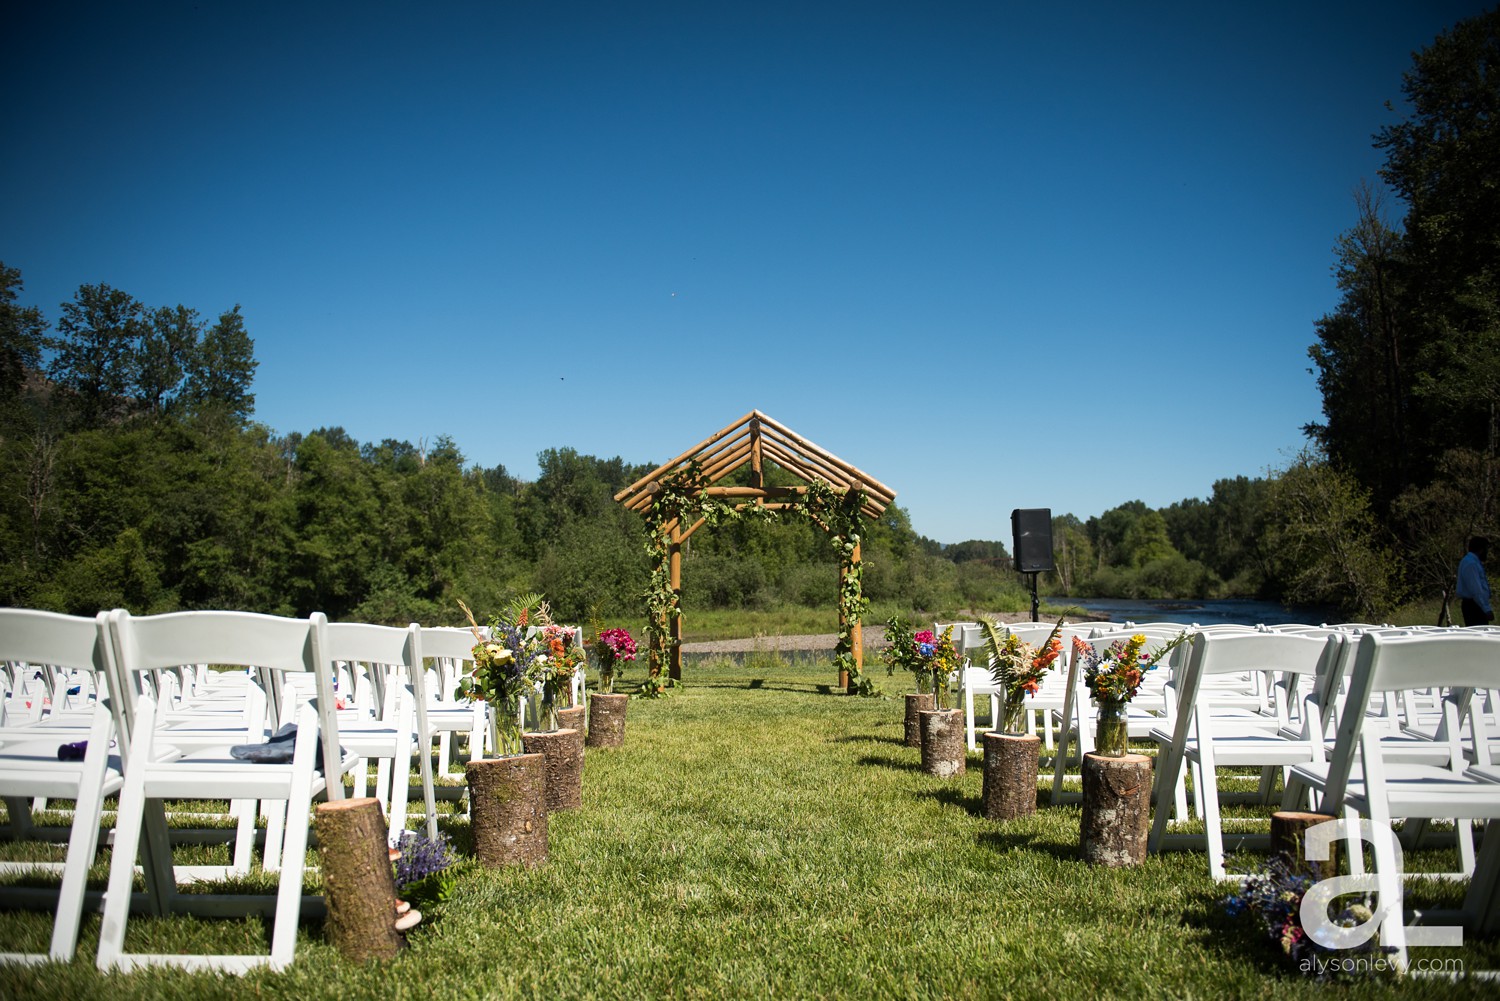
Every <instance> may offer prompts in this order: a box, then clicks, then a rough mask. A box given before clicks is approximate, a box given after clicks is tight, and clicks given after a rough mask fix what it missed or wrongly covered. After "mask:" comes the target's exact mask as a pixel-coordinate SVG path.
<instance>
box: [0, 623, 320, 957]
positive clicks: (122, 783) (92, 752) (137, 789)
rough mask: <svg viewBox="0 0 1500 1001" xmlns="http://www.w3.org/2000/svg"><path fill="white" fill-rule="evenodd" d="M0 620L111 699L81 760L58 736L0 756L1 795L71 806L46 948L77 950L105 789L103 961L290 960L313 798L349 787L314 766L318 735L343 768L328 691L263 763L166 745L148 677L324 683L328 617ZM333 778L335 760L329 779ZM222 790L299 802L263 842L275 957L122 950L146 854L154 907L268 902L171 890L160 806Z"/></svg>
mask: <svg viewBox="0 0 1500 1001" xmlns="http://www.w3.org/2000/svg"><path fill="white" fill-rule="evenodd" d="M0 616H3V618H0V623H3V628H0V648H3V649H14V648H17V647H24V646H29V647H30V649H29V650H26V652H25V653H24V655H23V656H25V657H27V658H29V659H31V660H35V661H38V662H53V663H56V664H59V665H67V666H71V667H73V668H76V669H90V670H92V671H93V672H94V674H95V676H96V677H97V678H98V679H99V683H100V690H101V691H107V692H108V694H109V697H108V698H106V699H104V700H102V701H99V702H98V703H97V704H96V711H95V719H94V724H93V727H92V728H91V730H90V731H89V733H88V737H87V740H88V743H87V746H86V749H85V753H84V759H83V761H82V762H81V763H75V762H61V761H59V760H58V759H57V744H56V736H55V735H53V736H51V737H48V738H46V740H45V746H40V747H35V746H34V747H31V748H28V747H27V746H26V745H24V744H7V745H5V746H4V747H0V757H3V758H7V759H10V760H6V762H5V767H3V768H0V789H3V790H5V791H7V792H11V791H20V792H22V793H24V792H26V791H30V790H36V789H53V790H56V792H54V794H55V795H66V796H68V797H69V798H72V799H74V800H75V802H76V807H75V810H74V816H73V838H72V840H71V842H70V845H69V851H68V858H67V861H66V862H65V863H64V866H63V876H62V879H63V882H62V887H61V888H60V891H59V897H58V903H57V910H56V918H55V919H54V928H53V940H52V946H51V950H50V953H49V955H51V956H53V957H55V958H66V957H67V956H71V954H72V952H73V950H74V949H75V947H76V945H75V943H76V936H77V926H78V918H79V916H80V915H81V912H82V907H83V903H84V900H85V895H84V884H83V880H84V877H85V876H86V874H87V871H88V868H89V866H90V865H91V864H92V862H93V855H94V852H95V849H96V847H97V838H98V835H99V813H100V810H101V809H102V805H103V800H104V797H105V796H106V795H113V794H116V793H118V795H119V800H120V802H119V810H118V819H117V823H116V828H115V850H114V853H113V857H112V861H111V867H110V875H109V888H108V890H107V891H106V893H105V896H104V919H103V923H102V925H101V932H100V947H99V955H98V960H97V961H98V963H99V965H100V967H101V968H104V969H110V968H115V967H130V966H135V965H142V964H148V963H164V964H171V965H181V966H189V967H193V968H202V967H211V968H216V969H228V970H239V971H242V970H245V969H248V968H251V967H253V966H255V965H264V964H266V963H269V964H270V965H272V966H275V967H282V966H285V965H286V964H287V963H289V962H290V961H291V958H292V951H293V948H294V945H295V935H296V925H297V918H298V916H299V913H300V908H301V903H302V897H301V882H302V871H303V865H304V863H303V859H304V856H305V848H306V840H307V828H308V822H309V820H310V810H311V803H312V798H313V796H314V795H316V794H318V793H319V792H321V791H324V790H325V788H326V791H327V792H328V794H329V795H330V796H331V797H333V798H339V797H340V796H341V795H342V783H341V782H339V781H330V780H325V777H324V775H323V773H322V772H320V771H317V770H316V769H315V768H314V758H315V752H316V750H317V747H318V745H319V743H320V742H322V744H323V746H324V750H325V753H328V752H329V749H330V748H331V749H333V750H332V754H331V755H330V760H331V761H333V762H336V763H338V762H339V759H338V758H337V756H336V755H337V751H336V749H337V747H338V744H337V730H336V726H337V724H336V721H334V719H333V718H332V715H331V706H332V700H331V698H329V697H328V696H329V695H330V693H329V692H327V691H320V692H319V699H318V700H317V703H316V704H313V703H309V704H307V705H304V706H302V707H300V708H299V710H298V720H299V723H300V724H301V727H300V731H299V733H298V737H297V740H296V742H295V750H294V754H293V758H292V762H291V763H290V764H286V765H270V764H257V763H252V762H248V761H242V760H239V759H236V758H234V757H233V756H231V755H230V754H229V753H228V748H227V745H221V746H218V747H215V748H212V749H205V748H197V749H194V750H190V751H187V752H184V751H183V750H181V749H180V748H178V747H176V746H173V745H172V744H170V743H168V738H167V734H169V733H171V732H173V731H168V730H167V729H165V728H163V727H159V726H158V725H157V724H158V714H159V711H162V710H165V708H166V707H165V706H164V705H163V704H161V703H159V702H158V701H157V698H156V695H155V693H156V691H158V686H157V685H156V684H153V683H152V682H151V681H150V678H151V676H152V675H153V674H154V673H155V672H158V671H160V670H163V669H170V668H174V667H180V666H182V665H185V664H198V663H223V664H236V663H238V664H246V665H254V666H255V667H257V668H258V669H260V670H262V671H280V672H303V671H305V672H309V673H311V674H313V675H314V676H316V677H326V676H327V668H329V667H330V666H331V665H330V663H329V662H328V661H327V659H326V657H325V656H324V653H323V648H324V639H325V633H324V628H325V623H324V622H323V619H322V616H320V615H314V616H312V617H310V618H309V619H282V618H277V617H274V616H263V615H253V614H251V613H241V612H186V613H174V614H171V615H161V616H146V617H141V618H134V617H131V616H130V615H129V614H128V613H126V612H123V611H116V612H112V613H101V614H100V616H98V617H97V618H96V619H93V620H89V619H76V618H73V617H69V616H57V615H52V614H50V613H45V612H30V611H25V610H17V609H5V610H0ZM3 655H5V654H3V653H0V656H3ZM177 732H178V733H183V732H186V731H177ZM174 739H175V738H174ZM112 744H114V745H115V746H113V747H112ZM112 751H114V752H115V753H111V752H112ZM28 753H29V755H30V757H29V759H28V758H27V755H28ZM338 775H339V767H338V765H337V764H336V765H335V767H333V768H332V770H331V773H330V776H329V778H330V779H336V778H337V776H338ZM28 783H29V784H28ZM49 783H50V784H49ZM226 796H227V797H232V798H242V799H247V800H253V799H266V800H273V801H288V802H289V803H290V805H291V814H292V817H293V821H292V823H290V824H289V825H287V827H286V835H285V845H284V846H283V845H281V843H280V841H279V836H278V835H275V834H273V833H271V832H268V834H267V841H268V849H269V848H270V847H271V846H272V844H273V843H274V844H275V847H276V848H278V849H280V852H279V853H280V854H282V855H283V856H284V858H285V865H284V866H282V869H281V874H280V881H279V887H278V891H277V895H276V898H275V903H274V908H273V914H274V919H275V923H274V927H273V932H272V950H271V954H270V955H269V956H259V957H255V956H220V957H213V956H175V955H174V956H132V955H129V954H127V953H125V952H124V935H125V927H126V923H127V921H128V919H129V914H130V912H131V909H132V902H133V897H134V895H133V894H132V893H131V882H132V879H133V877H134V875H135V872H136V865H135V863H136V861H137V857H138V853H139V858H140V859H141V861H142V871H143V873H144V876H145V881H146V893H145V904H146V905H147V908H148V910H150V911H151V912H153V913H166V912H169V911H172V910H179V909H191V910H194V911H198V912H206V913H218V914H225V913H247V912H250V911H261V912H263V911H265V910H266V904H265V903H264V902H262V901H261V900H258V899H256V898H253V897H251V898H247V897H245V896H243V895H232V896H221V895H209V894H188V895H179V894H178V893H177V892H176V886H177V877H178V875H179V874H178V873H177V872H175V871H174V867H173V865H172V856H171V843H170V840H169V837H168V831H167V826H166V815H165V811H164V810H163V808H162V803H163V801H164V800H166V799H180V798H189V799H193V798H210V799H212V798H223V797H226ZM226 868H227V867H226Z"/></svg>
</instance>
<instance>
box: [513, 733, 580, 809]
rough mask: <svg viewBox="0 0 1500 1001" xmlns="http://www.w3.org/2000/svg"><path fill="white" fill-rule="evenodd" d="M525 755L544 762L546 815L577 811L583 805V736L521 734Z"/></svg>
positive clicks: (576, 734) (568, 734) (573, 734)
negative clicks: (538, 755) (537, 756)
mask: <svg viewBox="0 0 1500 1001" xmlns="http://www.w3.org/2000/svg"><path fill="white" fill-rule="evenodd" d="M521 746H522V747H524V748H526V753H527V754H540V755H541V756H542V757H544V758H546V759H547V811H548V812H549V813H550V812H551V811H553V810H576V809H577V808H578V807H580V806H582V805H583V734H582V733H579V732H578V731H577V730H552V731H549V732H546V733H523V734H521Z"/></svg>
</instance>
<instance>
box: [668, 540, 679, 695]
mask: <svg viewBox="0 0 1500 1001" xmlns="http://www.w3.org/2000/svg"><path fill="white" fill-rule="evenodd" d="M672 540H673V541H672V544H671V546H669V547H668V548H667V561H668V569H667V573H668V576H669V579H670V580H671V584H672V604H673V605H674V606H676V609H677V614H676V615H674V616H672V618H671V620H670V632H669V634H668V637H667V646H668V649H667V677H669V678H671V679H672V680H673V681H681V680H682V541H681V538H680V537H679V536H678V535H677V533H676V532H673V533H672Z"/></svg>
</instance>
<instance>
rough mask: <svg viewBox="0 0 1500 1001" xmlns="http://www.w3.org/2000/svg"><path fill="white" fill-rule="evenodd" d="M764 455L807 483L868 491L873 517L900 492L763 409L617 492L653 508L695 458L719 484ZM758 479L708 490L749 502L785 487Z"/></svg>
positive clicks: (629, 503)
mask: <svg viewBox="0 0 1500 1001" xmlns="http://www.w3.org/2000/svg"><path fill="white" fill-rule="evenodd" d="M765 460H770V461H771V462H774V463H775V464H776V465H777V466H780V467H781V468H782V469H784V470H786V471H787V472H789V473H791V474H792V475H793V476H799V477H801V478H802V479H804V480H806V481H808V482H813V481H815V480H824V481H826V482H827V483H828V484H829V485H830V486H833V487H835V488H836V489H839V490H853V489H860V490H863V491H864V494H865V503H864V506H863V508H862V510H863V511H864V513H865V514H867V515H869V516H870V517H872V518H874V517H879V516H880V513H881V512H882V511H884V510H885V509H886V508H887V507H889V506H890V504H891V502H892V501H893V500H895V498H896V491H894V490H892V489H891V488H890V487H888V486H886V485H885V484H884V483H881V482H880V481H879V480H877V479H875V477H873V476H871V475H869V474H868V473H865V472H862V471H861V470H859V469H857V468H856V467H854V466H852V465H850V464H849V463H847V462H845V461H844V460H843V459H840V458H839V457H838V456H836V455H834V454H833V453H832V452H829V451H826V450H825V449H822V448H819V447H818V446H817V445H815V444H813V443H812V442H810V441H808V440H807V439H806V438H803V437H802V436H801V435H799V434H797V433H796V432H794V431H792V430H790V429H788V428H787V427H785V426H784V425H782V424H779V423H777V422H776V421H774V420H772V419H771V418H770V417H767V416H766V415H765V414H763V413H761V412H760V411H759V410H752V411H750V412H749V413H748V414H746V415H745V416H743V417H741V418H740V419H739V420H737V421H735V422H734V423H733V424H730V425H729V426H728V427H726V428H723V429H721V430H719V431H717V432H715V433H714V434H712V435H709V436H708V437H707V438H705V439H703V440H702V441H701V442H699V443H698V444H696V445H694V446H693V447H692V448H690V449H688V450H687V451H686V452H683V453H682V454H681V455H679V456H678V457H677V458H675V459H673V460H672V461H670V462H665V463H662V464H661V465H660V466H657V467H656V468H655V469H653V470H652V471H651V472H649V473H647V474H646V475H645V476H643V477H641V478H640V479H639V480H636V481H635V482H634V483H632V484H631V485H630V486H628V487H626V488H625V489H624V490H621V491H620V492H619V493H617V494H615V500H616V501H618V502H619V503H621V504H623V505H625V506H626V507H627V508H630V509H631V510H632V511H640V512H642V513H644V512H645V511H646V510H648V509H649V508H650V507H651V497H652V495H653V494H654V493H656V492H657V491H658V490H660V489H661V485H662V484H663V483H664V482H667V481H669V480H671V479H672V478H673V477H675V476H677V475H679V474H680V473H682V472H683V471H684V470H686V469H687V468H688V467H689V466H690V465H691V464H693V463H695V462H696V463H697V465H698V467H699V468H700V469H701V470H702V472H703V475H704V477H705V478H706V479H707V480H708V482H709V483H710V484H714V483H718V482H719V481H720V480H722V479H723V478H724V477H726V476H728V475H729V474H731V473H733V472H735V471H736V470H738V469H742V468H744V467H746V466H749V467H750V468H751V469H752V470H753V471H755V472H757V473H758V472H759V471H760V470H761V468H762V463H763V462H764V461H765ZM756 479H757V483H756V486H754V487H718V488H715V487H710V488H709V490H710V493H723V492H731V494H730V495H737V496H741V497H743V498H744V499H745V500H746V501H753V500H757V499H762V500H763V499H764V498H765V497H766V496H774V495H775V494H776V493H780V492H783V491H762V490H761V488H760V485H759V482H758V477H757V478H756ZM790 490H791V491H795V490H796V488H790Z"/></svg>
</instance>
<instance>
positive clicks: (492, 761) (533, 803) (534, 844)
mask: <svg viewBox="0 0 1500 1001" xmlns="http://www.w3.org/2000/svg"><path fill="white" fill-rule="evenodd" d="M464 777H465V778H466V779H467V780H468V783H469V826H470V829H471V831H472V832H473V836H474V854H475V856H476V857H477V858H478V859H479V861H480V862H481V863H483V864H484V865H487V866H491V867H497V866H504V865H525V866H536V865H540V864H541V863H543V862H545V861H547V759H546V758H544V757H542V756H541V755H540V754H517V755H513V756H511V757H508V758H482V759H480V760H478V761H471V762H469V763H468V765H467V766H466V767H465V769H464Z"/></svg>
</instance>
